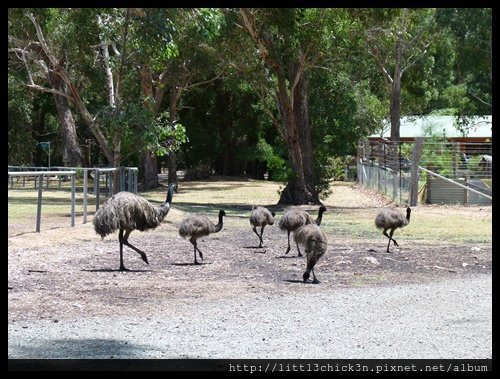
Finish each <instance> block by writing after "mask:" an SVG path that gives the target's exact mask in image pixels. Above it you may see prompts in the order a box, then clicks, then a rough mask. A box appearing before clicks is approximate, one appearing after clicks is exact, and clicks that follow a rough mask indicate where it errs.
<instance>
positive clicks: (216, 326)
mask: <svg viewBox="0 0 500 379" xmlns="http://www.w3.org/2000/svg"><path fill="white" fill-rule="evenodd" d="M308 287H309V288H311V291H308V290H306V291H299V292H296V293H294V292H292V293H280V294H276V293H272V294H266V293H248V294H246V296H244V297H243V298H242V297H241V296H236V295H234V296H229V297H225V298H216V299H213V298H210V299H206V300H205V299H203V298H199V299H197V301H196V302H194V303H193V302H187V301H186V302H182V301H179V302H175V303H173V304H171V305H170V306H169V305H168V304H166V306H165V307H164V310H162V311H161V312H155V313H154V314H151V315H146V316H144V315H138V316H137V317H134V314H130V315H129V316H116V317H111V316H110V317H90V318H88V317H81V318H73V319H62V320H36V321H14V322H12V323H9V327H8V333H9V338H8V356H9V358H93V359H95V358H226V359H251V358H271V359H283V358H293V359H321V358H327V359H340V358H346V359H349V358H356V359H364V358H380V359H392V358H410V359H418V358H435V359H452V358H454V359H474V358H478V359H484V358H491V357H492V276H491V274H478V275H473V276H464V277H460V278H456V279H447V280H444V281H438V282H427V283H425V284H401V285H394V286H378V287H368V288H334V289H332V288H328V289H327V290H326V291H324V292H322V291H318V290H317V289H318V288H319V287H318V286H313V285H311V286H308ZM313 288H314V289H313ZM55 321H57V322H55Z"/></svg>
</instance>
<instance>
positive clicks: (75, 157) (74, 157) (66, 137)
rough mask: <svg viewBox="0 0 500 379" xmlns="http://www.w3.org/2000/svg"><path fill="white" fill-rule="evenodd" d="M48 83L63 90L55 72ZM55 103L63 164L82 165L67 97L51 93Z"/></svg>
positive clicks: (81, 156)
mask: <svg viewBox="0 0 500 379" xmlns="http://www.w3.org/2000/svg"><path fill="white" fill-rule="evenodd" d="M50 83H51V86H52V88H54V89H57V90H59V91H64V89H63V88H62V86H63V83H62V81H61V80H60V79H59V77H58V75H57V74H51V75H50ZM53 96H54V101H55V104H56V109H57V115H58V119H59V125H60V127H61V135H62V141H63V145H64V152H65V153H64V154H63V162H64V165H65V166H69V167H82V166H83V154H82V150H81V148H80V144H79V143H78V136H77V133H76V125H75V119H74V117H73V113H72V112H71V109H70V107H69V102H68V99H67V98H66V97H64V96H61V95H58V94H56V93H54V94H53Z"/></svg>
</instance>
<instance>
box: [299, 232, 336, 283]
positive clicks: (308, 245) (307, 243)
mask: <svg viewBox="0 0 500 379" xmlns="http://www.w3.org/2000/svg"><path fill="white" fill-rule="evenodd" d="M294 238H295V242H296V243H297V244H300V245H303V246H304V247H305V249H306V259H307V265H306V271H305V272H304V275H303V276H302V278H303V279H304V283H305V282H307V280H308V279H309V275H310V273H311V271H312V274H313V281H312V282H313V283H319V282H320V281H319V280H318V279H317V278H316V275H315V274H314V266H315V265H316V263H317V262H318V260H319V259H320V258H321V257H322V256H323V255H325V253H326V250H327V248H328V240H327V238H326V234H325V233H324V232H323V231H322V230H321V229H320V227H319V226H318V225H316V224H307V225H304V226H301V227H300V228H298V229H297V230H296V231H295V233H294Z"/></svg>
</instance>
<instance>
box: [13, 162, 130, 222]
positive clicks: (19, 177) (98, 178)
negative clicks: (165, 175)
mask: <svg viewBox="0 0 500 379" xmlns="http://www.w3.org/2000/svg"><path fill="white" fill-rule="evenodd" d="M89 172H91V173H92V175H93V176H92V175H90V177H91V178H92V180H93V184H92V186H91V187H90V191H89V180H88V178H89ZM117 172H118V173H119V175H120V181H119V183H120V191H129V192H133V193H137V174H138V168H137V167H119V168H96V167H93V168H85V167H51V168H50V171H49V170H48V168H47V167H28V166H8V182H9V185H10V188H11V189H13V188H15V185H18V186H19V187H22V188H25V187H26V185H28V183H29V181H30V179H32V180H33V183H34V188H38V204H37V221H36V231H37V232H40V223H41V209H42V202H43V199H42V190H43V182H44V180H43V178H44V177H45V178H46V186H45V188H46V189H49V186H50V182H51V181H53V180H54V179H55V180H56V181H57V188H58V189H59V190H60V189H61V182H62V181H66V180H68V177H69V178H70V179H69V180H71V226H75V192H76V177H77V176H78V175H81V176H82V177H83V178H82V179H83V185H82V187H83V188H82V190H83V223H84V224H86V223H87V202H88V196H89V193H93V195H94V196H95V205H96V208H95V210H96V211H97V210H98V209H99V206H100V203H101V192H103V195H104V199H106V198H107V197H110V196H111V195H112V194H113V181H114V175H116V173H117Z"/></svg>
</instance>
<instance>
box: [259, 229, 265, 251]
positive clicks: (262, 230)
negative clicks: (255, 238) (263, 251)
mask: <svg viewBox="0 0 500 379" xmlns="http://www.w3.org/2000/svg"><path fill="white" fill-rule="evenodd" d="M265 227H266V226H265V225H264V226H262V227H261V228H260V237H259V238H260V245H259V247H262V245H263V244H264V240H263V239H262V235H263V234H264V228H265Z"/></svg>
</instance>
